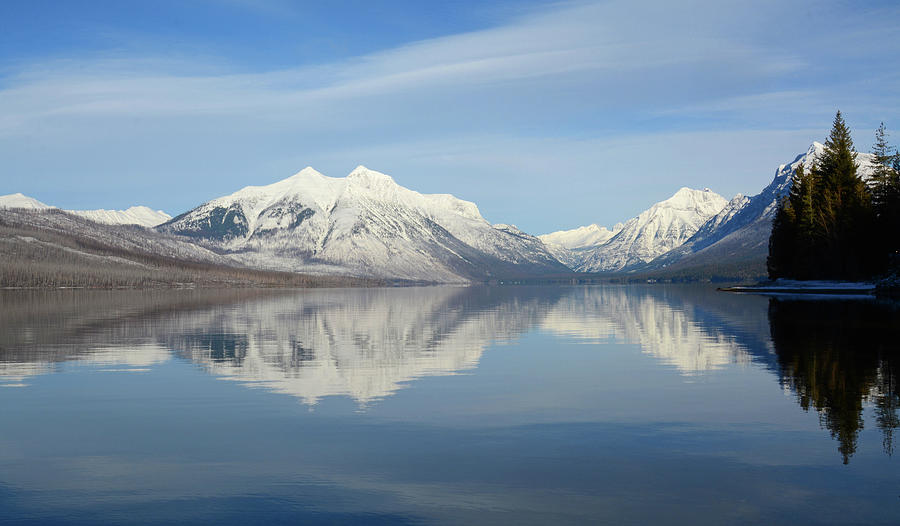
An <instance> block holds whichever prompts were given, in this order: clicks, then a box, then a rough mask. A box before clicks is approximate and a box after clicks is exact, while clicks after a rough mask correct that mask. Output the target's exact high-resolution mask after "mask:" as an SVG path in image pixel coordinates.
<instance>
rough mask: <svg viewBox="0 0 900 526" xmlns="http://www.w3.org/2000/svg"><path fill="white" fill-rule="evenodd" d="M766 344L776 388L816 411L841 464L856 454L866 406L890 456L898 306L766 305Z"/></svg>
mask: <svg viewBox="0 0 900 526" xmlns="http://www.w3.org/2000/svg"><path fill="white" fill-rule="evenodd" d="M769 323H770V327H771V334H772V342H773V343H774V345H775V352H776V354H777V356H778V363H779V367H780V380H781V383H782V385H784V386H786V387H788V388H790V389H791V390H792V391H793V392H794V393H795V394H796V396H797V401H798V403H799V404H800V405H801V406H802V407H803V409H804V410H807V411H808V410H809V408H810V407H813V408H815V410H816V411H817V412H818V413H819V418H820V421H821V423H822V425H823V426H824V427H825V428H827V429H828V430H829V431H830V432H831V436H832V437H834V438H835V439H837V441H838V442H839V443H840V445H839V447H838V450H839V451H840V453H841V456H842V457H843V461H844V464H846V463H848V461H849V459H850V457H851V456H852V455H853V453H854V452H856V447H857V440H858V437H859V432H860V430H861V429H862V428H863V404H864V403H872V404H873V406H874V408H875V416H876V418H875V421H876V424H877V426H878V427H879V429H880V430H881V432H882V434H883V437H884V444H883V445H884V451H885V453H887V454H888V455H891V454H892V453H893V449H894V446H893V432H894V430H895V429H897V427H898V425H900V421H898V415H897V413H898V405H900V390H898V383H897V382H898V374H897V373H898V371H897V365H898V359H900V352H898V341H900V306H898V305H897V304H896V303H889V302H879V301H860V300H828V301H814V300H797V299H789V300H785V299H777V298H773V299H771V300H770V302H769Z"/></svg>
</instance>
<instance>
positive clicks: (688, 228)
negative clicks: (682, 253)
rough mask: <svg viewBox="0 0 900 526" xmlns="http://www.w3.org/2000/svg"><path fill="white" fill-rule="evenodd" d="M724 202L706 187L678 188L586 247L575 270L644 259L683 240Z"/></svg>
mask: <svg viewBox="0 0 900 526" xmlns="http://www.w3.org/2000/svg"><path fill="white" fill-rule="evenodd" d="M726 203H727V201H726V200H725V198H723V197H722V196H720V195H719V194H717V193H715V192H713V191H711V190H709V189H704V190H692V189H690V188H682V189H680V190H678V191H677V192H676V193H675V195H673V196H672V197H670V198H669V199H666V200H665V201H661V202H659V203H656V204H655V205H653V206H651V207H650V208H649V209H647V210H645V211H644V212H642V213H641V214H640V215H639V216H637V217H635V218H632V219H630V220H628V221H627V222H626V223H625V225H624V226H623V227H622V229H621V231H619V232H618V233H617V234H616V235H614V236H613V237H612V238H610V239H609V241H607V242H606V243H604V244H602V245H600V246H598V247H595V248H592V249H590V250H589V252H588V253H587V254H586V257H585V259H584V261H583V262H582V263H581V264H580V265H579V266H578V267H576V268H575V270H578V271H582V272H610V271H620V270H630V269H631V268H632V267H636V266H639V265H642V264H645V263H648V262H650V261H651V260H653V259H654V258H656V257H657V256H659V255H661V254H664V253H666V252H668V251H669V250H671V249H673V248H675V247H677V246H679V245H681V244H682V243H684V242H685V241H686V240H687V239H688V238H690V237H691V236H692V235H694V233H695V232H697V229H698V228H700V227H701V226H703V224H704V223H706V222H707V221H708V220H709V219H710V218H711V217H712V216H714V215H716V214H717V213H719V212H720V211H721V210H722V208H723V207H724V206H725V205H726Z"/></svg>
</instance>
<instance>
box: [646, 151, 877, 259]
mask: <svg viewBox="0 0 900 526" xmlns="http://www.w3.org/2000/svg"><path fill="white" fill-rule="evenodd" d="M824 150H825V146H824V145H823V144H821V143H818V142H814V143H812V145H810V147H809V148H808V149H807V151H806V153H802V154H800V155H798V156H797V157H795V158H794V160H793V161H791V162H790V163H786V164H782V165H780V166H779V167H778V168H777V169H776V170H775V178H774V179H773V180H772V182H771V183H769V185H768V186H766V187H765V188H763V190H762V191H761V192H760V193H759V194H757V195H754V196H752V197H745V196H743V195H741V194H738V195H736V196H735V197H734V198H733V199H732V200H731V201H729V202H728V204H727V205H725V207H724V208H723V209H722V210H721V211H720V212H719V213H718V214H716V215H715V216H713V217H712V218H710V219H709V221H707V222H706V224H704V225H703V226H701V227H700V228H699V229H698V230H697V232H696V233H695V234H694V235H693V236H691V238H690V239H688V240H687V241H685V243H684V244H683V245H681V246H680V247H677V248H675V249H674V250H672V251H670V252H668V253H666V254H663V255H662V256H660V257H659V258H657V259H656V260H654V261H652V262H651V263H650V264H649V265H648V269H659V268H664V267H670V266H675V265H677V266H679V267H685V266H694V265H701V264H708V263H712V262H714V261H715V262H716V263H717V264H720V265H721V264H723V263H726V262H746V261H756V263H757V266H761V267H763V266H764V264H765V259H766V255H767V254H768V243H769V234H770V233H771V231H772V219H773V218H774V217H775V212H776V211H777V209H778V201H779V200H780V199H781V198H782V197H784V196H785V195H787V193H788V192H789V191H790V189H791V184H792V181H793V176H794V173H795V172H796V171H797V167H798V166H800V165H801V164H803V165H804V166H806V167H810V166H811V165H812V164H813V163H814V162H815V160H816V158H817V157H819V156H821V155H822V153H823V152H824ZM873 161H874V156H873V155H872V154H869V153H858V154H857V157H856V162H857V164H858V165H859V168H858V173H859V174H860V176H862V177H863V178H864V179H867V178H868V177H870V176H871V175H872V172H873V170H874V164H873Z"/></svg>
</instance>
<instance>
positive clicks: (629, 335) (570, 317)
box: [541, 287, 750, 375]
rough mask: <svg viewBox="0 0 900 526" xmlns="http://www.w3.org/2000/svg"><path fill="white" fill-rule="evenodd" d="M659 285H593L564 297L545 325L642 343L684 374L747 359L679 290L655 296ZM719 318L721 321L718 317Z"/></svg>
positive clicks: (582, 336) (564, 331) (589, 337)
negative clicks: (653, 287)
mask: <svg viewBox="0 0 900 526" xmlns="http://www.w3.org/2000/svg"><path fill="white" fill-rule="evenodd" d="M650 292H654V293H657V292H659V291H658V290H656V289H653V290H651V289H640V288H624V287H590V288H584V289H580V290H577V292H576V293H574V294H570V295H568V296H566V297H564V298H562V299H561V300H560V301H559V302H558V303H557V304H556V305H555V306H554V307H553V308H552V309H550V311H549V312H548V313H547V315H546V317H545V318H544V319H543V322H542V325H541V328H542V329H544V330H547V331H551V332H553V333H555V334H558V335H562V336H567V337H571V338H576V339H583V340H588V341H596V342H604V341H608V340H609V339H610V338H614V339H616V340H619V341H624V342H629V343H630V342H635V343H639V344H640V346H641V350H642V351H643V352H644V353H645V354H648V355H651V356H653V357H655V358H657V359H659V360H660V361H662V362H664V363H666V364H669V365H672V366H674V367H675V368H677V369H678V370H679V372H681V373H682V374H685V375H694V374H698V373H702V372H705V371H710V370H715V369H720V368H722V367H724V366H726V365H729V364H733V363H748V362H749V361H750V354H748V350H749V349H748V348H747V347H745V346H744V345H742V344H741V343H740V342H739V340H738V338H736V337H735V335H732V334H725V333H723V332H722V331H721V330H719V327H718V326H717V325H715V324H706V323H704V321H705V320H703V319H701V318H700V316H699V313H698V312H696V310H695V309H694V307H693V306H692V305H691V304H690V303H687V302H685V303H683V304H679V300H680V298H679V297H678V295H677V294H674V295H672V296H667V295H663V296H662V297H657V296H654V294H652V293H650ZM719 323H721V321H719Z"/></svg>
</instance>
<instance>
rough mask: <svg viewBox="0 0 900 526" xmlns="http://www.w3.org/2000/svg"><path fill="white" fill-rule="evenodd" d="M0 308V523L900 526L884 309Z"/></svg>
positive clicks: (892, 348)
mask: <svg viewBox="0 0 900 526" xmlns="http://www.w3.org/2000/svg"><path fill="white" fill-rule="evenodd" d="M0 300H2V306H0V422H2V427H0V524H110V523H113V524H160V523H179V524H189V523H215V524H254V523H258V524H284V523H286V524H343V523H358V524H406V523H409V524H478V523H481V524H498V523H503V524H586V523H609V524H648V523H664V524H742V523H746V524H848V523H853V524H898V523H900V464H898V460H900V459H898V458H896V457H897V455H893V453H894V447H895V446H894V442H895V441H896V440H900V436H898V437H894V431H896V430H897V428H898V425H900V422H898V405H900V399H898V394H900V390H898V385H897V384H898V377H900V372H898V362H900V351H898V342H900V310H898V307H897V305H895V304H891V303H882V302H876V301H874V300H858V299H857V300H854V299H844V300H828V301H825V300H797V299H791V298H781V299H770V298H766V297H760V296H737V295H729V294H724V293H717V292H715V291H714V290H712V288H710V287H706V288H703V287H684V286H663V285H655V286H634V287H625V286H608V287H599V286H598V287H493V288H481V287H475V288H456V287H434V288H405V289H367V290H314V291H275V292H262V291H255V292H254V291H149V292H133V291H109V292H87V291H59V292H22V291H6V292H0ZM898 435H900V432H898Z"/></svg>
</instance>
